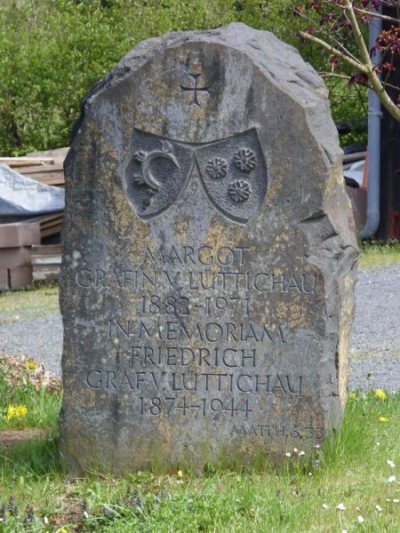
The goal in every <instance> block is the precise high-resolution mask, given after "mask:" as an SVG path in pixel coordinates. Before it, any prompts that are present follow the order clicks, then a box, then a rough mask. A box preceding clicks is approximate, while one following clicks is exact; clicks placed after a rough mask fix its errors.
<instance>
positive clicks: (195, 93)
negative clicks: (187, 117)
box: [181, 72, 210, 106]
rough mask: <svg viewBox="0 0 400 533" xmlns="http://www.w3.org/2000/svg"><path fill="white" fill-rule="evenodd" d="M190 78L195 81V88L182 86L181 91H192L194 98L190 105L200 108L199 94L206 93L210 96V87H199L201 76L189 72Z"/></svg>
mask: <svg viewBox="0 0 400 533" xmlns="http://www.w3.org/2000/svg"><path fill="white" fill-rule="evenodd" d="M189 76H192V78H193V80H194V86H193V87H185V86H184V85H181V89H182V91H192V92H193V98H192V101H191V102H190V105H192V104H194V105H197V106H200V103H199V100H198V95H197V93H198V92H206V93H207V94H210V93H209V91H208V87H199V86H198V83H199V78H200V76H201V74H192V73H191V72H189Z"/></svg>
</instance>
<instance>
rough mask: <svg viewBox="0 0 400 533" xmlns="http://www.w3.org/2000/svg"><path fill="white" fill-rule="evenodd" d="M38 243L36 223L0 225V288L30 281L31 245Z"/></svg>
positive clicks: (9, 287) (25, 284)
mask: <svg viewBox="0 0 400 533" xmlns="http://www.w3.org/2000/svg"><path fill="white" fill-rule="evenodd" d="M39 243H40V226H39V224H37V223H31V224H27V223H17V224H1V225H0V290H8V289H22V288H23V287H26V286H27V285H30V284H31V283H32V264H31V246H32V245H33V244H39Z"/></svg>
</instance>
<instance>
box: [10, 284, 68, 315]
mask: <svg viewBox="0 0 400 533" xmlns="http://www.w3.org/2000/svg"><path fill="white" fill-rule="evenodd" d="M58 312H59V305H58V287H57V286H52V285H48V286H43V287H39V288H30V289H26V290H22V291H7V292H3V293H0V321H1V322H2V323H3V324H10V323H12V322H17V321H18V320H24V319H31V318H37V317H38V316H40V317H46V316H48V315H51V314H54V313H58Z"/></svg>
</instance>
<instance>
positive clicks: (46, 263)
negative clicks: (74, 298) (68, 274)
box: [31, 244, 61, 281]
mask: <svg viewBox="0 0 400 533" xmlns="http://www.w3.org/2000/svg"><path fill="white" fill-rule="evenodd" d="M31 261H32V277H33V281H47V280H56V279H58V277H59V275H60V265H61V245H60V244H46V245H33V246H32V249H31Z"/></svg>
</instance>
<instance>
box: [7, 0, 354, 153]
mask: <svg viewBox="0 0 400 533" xmlns="http://www.w3.org/2000/svg"><path fill="white" fill-rule="evenodd" d="M295 3H296V2H295V0H274V1H271V0H215V1H213V2H209V1H208V0H163V1H162V2H159V0H147V1H146V2H144V1H139V0H18V1H15V0H3V1H2V2H0V72H1V77H0V154H1V155H20V154H24V153H27V152H29V151H33V150H45V149H50V148H56V147H59V146H66V145H68V144H69V141H70V135H71V131H72V127H73V125H74V123H75V122H76V120H77V119H78V117H79V112H80V103H81V101H82V99H83V98H84V96H85V95H86V94H87V93H88V92H89V91H90V89H91V87H92V86H93V85H94V84H95V83H96V82H97V81H98V80H99V79H101V78H102V77H103V76H104V75H105V74H106V73H107V72H108V71H109V70H110V69H111V68H112V67H113V66H114V65H115V64H116V63H117V62H118V61H119V60H120V59H121V57H122V56H123V55H124V54H126V53H127V52H128V51H129V50H130V49H131V48H133V46H134V45H135V44H137V43H138V42H140V41H142V40H143V39H147V38H150V37H154V36H159V35H162V34H164V33H165V32H167V31H185V30H195V29H205V28H215V27H218V26H221V25H225V24H228V23H229V22H232V21H238V22H244V23H246V24H249V25H251V26H253V27H255V28H258V29H264V30H265V29H266V30H270V31H273V32H274V33H275V34H276V35H277V36H278V37H280V38H282V39H283V40H285V41H287V42H289V43H291V44H293V45H294V46H297V47H300V48H301V52H302V54H303V55H304V56H305V57H306V59H307V60H309V61H310V62H312V64H313V65H314V66H315V67H316V68H317V69H322V70H323V69H324V68H325V67H324V64H325V62H326V58H324V57H322V56H321V55H320V52H319V50H316V48H315V47H312V46H310V45H309V44H305V43H302V42H301V41H300V39H299V37H298V34H297V31H298V29H300V27H301V23H302V22H301V21H300V20H299V19H297V18H296V17H294V16H292V8H293V6H294V4H295ZM338 107H339V108H341V109H342V108H343V109H344V108H346V109H351V110H354V109H355V107H354V101H351V104H349V105H347V104H346V103H344V104H343V102H340V103H339V104H338ZM334 108H336V103H335V104H334ZM357 109H358V110H360V108H359V107H358V108H357Z"/></svg>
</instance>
